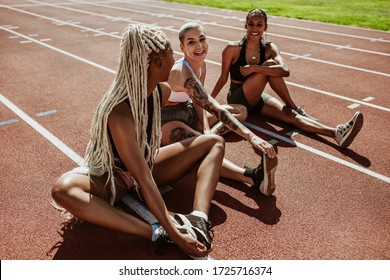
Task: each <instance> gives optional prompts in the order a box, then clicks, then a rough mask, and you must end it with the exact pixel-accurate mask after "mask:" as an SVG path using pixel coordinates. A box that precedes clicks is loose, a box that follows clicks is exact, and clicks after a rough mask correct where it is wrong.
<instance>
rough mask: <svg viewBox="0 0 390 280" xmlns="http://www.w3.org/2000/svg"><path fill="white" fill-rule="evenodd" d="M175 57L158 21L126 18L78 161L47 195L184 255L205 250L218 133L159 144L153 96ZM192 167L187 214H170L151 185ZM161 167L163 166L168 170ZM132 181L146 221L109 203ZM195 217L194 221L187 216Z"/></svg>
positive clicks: (161, 92)
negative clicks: (152, 220) (149, 219)
mask: <svg viewBox="0 0 390 280" xmlns="http://www.w3.org/2000/svg"><path fill="white" fill-rule="evenodd" d="M173 63H174V58H173V51H172V48H171V44H170V42H169V40H168V38H167V37H166V35H165V34H164V33H163V32H162V31H161V30H160V29H158V28H156V27H152V26H146V25H133V24H132V25H129V26H128V27H127V28H126V30H125V32H124V35H123V39H122V41H121V52H120V61H119V68H118V71H117V73H116V76H115V79H114V81H113V83H112V85H111V87H110V88H109V90H108V91H107V92H106V94H105V95H104V97H103V99H102V100H101V102H100V104H99V106H98V108H97V111H96V113H95V115H94V117H93V120H92V125H91V130H90V141H89V143H88V145H87V149H86V154H85V162H84V166H82V167H78V168H75V169H73V170H71V171H69V172H67V173H65V174H64V175H62V176H61V177H60V178H59V179H58V180H57V182H56V183H55V185H54V187H53V189H52V196H53V198H54V201H55V202H56V203H57V204H58V205H59V206H61V207H63V208H64V209H65V210H66V211H68V212H69V213H70V214H72V215H73V216H74V217H76V218H78V219H81V220H85V221H88V222H91V223H95V224H97V225H100V226H103V227H107V228H110V229H114V230H118V231H122V232H126V233H129V234H133V235H137V236H141V237H144V238H147V239H151V240H152V241H157V240H160V241H161V240H167V239H170V240H171V241H173V242H174V243H176V244H177V245H178V246H179V247H180V248H181V249H182V250H183V251H184V252H186V253H187V254H189V255H191V256H196V257H202V256H206V255H207V254H208V252H209V250H210V249H211V241H212V235H211V229H210V222H209V221H208V212H209V208H210V204H211V200H212V197H213V194H214V190H215V187H216V185H217V182H218V178H219V171H220V169H221V164H222V159H223V157H224V140H223V138H221V137H219V136H216V135H211V134H210V135H201V136H199V137H193V138H191V139H187V140H185V141H182V142H179V143H175V144H173V145H169V146H166V147H162V148H160V139H161V117H160V103H161V101H160V100H162V98H165V97H164V96H168V95H169V94H170V91H171V89H170V88H169V85H168V84H167V83H166V81H167V80H168V77H169V73H170V70H171V68H172V66H173ZM194 168H196V170H197V182H196V190H195V198H194V203H193V209H192V212H191V214H188V215H182V214H175V218H173V217H171V216H170V214H169V212H168V210H167V208H166V206H165V203H164V201H163V199H162V197H161V194H160V192H159V190H158V186H163V185H166V184H170V183H173V182H174V181H177V180H178V179H180V178H182V177H183V176H185V175H186V174H187V173H188V172H189V171H191V170H193V169H194ZM167 171H168V172H167ZM135 186H137V187H138V188H139V190H140V192H141V194H142V197H143V199H144V201H145V203H146V204H147V206H148V207H149V209H150V211H151V212H152V213H153V215H154V216H155V217H156V219H157V220H158V223H156V224H153V225H149V224H147V223H145V222H144V221H142V220H139V219H138V218H136V217H134V216H131V215H130V214H128V213H125V212H123V211H120V210H118V209H116V208H115V207H113V206H114V204H115V203H116V202H117V201H119V200H121V199H122V197H123V196H124V195H125V194H126V192H127V191H128V189H130V188H133V187H135ZM194 219H195V220H196V221H197V224H196V226H193V225H192V224H191V222H193V221H194Z"/></svg>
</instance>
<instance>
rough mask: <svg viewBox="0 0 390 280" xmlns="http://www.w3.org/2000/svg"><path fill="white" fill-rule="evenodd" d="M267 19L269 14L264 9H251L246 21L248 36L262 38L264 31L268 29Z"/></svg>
mask: <svg viewBox="0 0 390 280" xmlns="http://www.w3.org/2000/svg"><path fill="white" fill-rule="evenodd" d="M267 20H268V19H267V14H266V13H265V12H264V10H262V9H254V10H251V11H249V13H248V15H247V17H246V22H245V29H246V33H247V38H248V39H257V40H260V38H261V36H262V35H263V33H264V31H266V30H267V27H268V24H267Z"/></svg>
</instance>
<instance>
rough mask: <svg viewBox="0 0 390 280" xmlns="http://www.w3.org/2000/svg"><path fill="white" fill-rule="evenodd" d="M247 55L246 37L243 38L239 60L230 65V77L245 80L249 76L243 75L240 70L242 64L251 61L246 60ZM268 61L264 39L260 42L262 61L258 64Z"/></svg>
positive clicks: (239, 80)
mask: <svg viewBox="0 0 390 280" xmlns="http://www.w3.org/2000/svg"><path fill="white" fill-rule="evenodd" d="M245 55H246V39H244V40H243V42H242V46H241V50H240V56H239V57H238V59H237V61H236V62H235V63H233V64H232V65H230V69H229V72H230V78H231V79H233V80H235V81H238V82H245V80H246V79H247V77H248V76H247V77H244V76H243V75H241V72H240V66H245V65H248V64H249V63H248V62H247V61H246V58H245ZM265 61H266V58H265V43H264V42H263V40H262V41H261V43H260V62H259V63H258V64H257V65H262V64H263V63H264V62H265Z"/></svg>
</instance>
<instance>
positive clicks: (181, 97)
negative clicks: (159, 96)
mask: <svg viewBox="0 0 390 280" xmlns="http://www.w3.org/2000/svg"><path fill="white" fill-rule="evenodd" d="M175 63H182V64H184V65H185V66H187V68H188V69H190V71H191V73H192V74H193V75H194V76H195V77H198V78H200V77H201V76H202V68H200V70H199V75H198V76H196V75H195V72H194V70H192V68H191V65H190V64H189V63H188V61H187V60H185V58H184V57H183V58H181V59H179V60H177V61H176V62H175ZM188 100H190V97H189V96H188V94H187V93H186V92H184V91H173V90H172V91H171V94H170V95H169V98H168V101H170V102H176V103H182V102H187V101H188Z"/></svg>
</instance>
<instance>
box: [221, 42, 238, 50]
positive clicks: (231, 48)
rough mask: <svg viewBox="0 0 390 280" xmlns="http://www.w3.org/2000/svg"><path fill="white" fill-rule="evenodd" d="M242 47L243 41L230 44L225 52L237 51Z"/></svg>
mask: <svg viewBox="0 0 390 280" xmlns="http://www.w3.org/2000/svg"><path fill="white" fill-rule="evenodd" d="M241 46H242V44H241V41H234V42H230V43H228V44H227V45H226V47H225V50H237V49H240V48H241Z"/></svg>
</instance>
